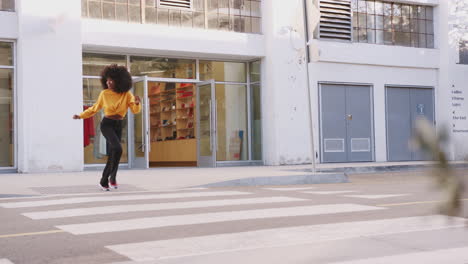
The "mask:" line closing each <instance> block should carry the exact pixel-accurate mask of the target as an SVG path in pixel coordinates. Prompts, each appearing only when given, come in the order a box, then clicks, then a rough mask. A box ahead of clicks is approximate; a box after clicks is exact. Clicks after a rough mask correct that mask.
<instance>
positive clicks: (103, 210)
mask: <svg viewBox="0 0 468 264" xmlns="http://www.w3.org/2000/svg"><path fill="white" fill-rule="evenodd" d="M298 201H306V200H305V199H300V198H293V197H281V196H280V197H260V198H243V199H225V200H209V201H193V202H177V203H149V204H131V205H116V206H100V207H88V208H78V209H65V210H51V211H40V212H28V213H23V215H24V216H27V217H29V218H31V219H51V218H65V217H74V216H88V215H103V214H113V213H129V212H143V211H156V210H169V209H187V208H206V207H214V206H229V205H250V204H276V203H284V202H298Z"/></svg>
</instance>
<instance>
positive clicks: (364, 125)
mask: <svg viewBox="0 0 468 264" xmlns="http://www.w3.org/2000/svg"><path fill="white" fill-rule="evenodd" d="M346 124H347V140H346V142H347V148H348V149H347V152H348V161H352V162H356V161H372V158H373V155H372V154H373V148H372V145H373V144H372V104H371V89H370V87H369V86H347V87H346Z"/></svg>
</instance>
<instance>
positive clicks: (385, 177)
mask: <svg viewBox="0 0 468 264" xmlns="http://www.w3.org/2000/svg"><path fill="white" fill-rule="evenodd" d="M424 174H425V173H421V174H414V173H391V174H382V175H371V174H366V175H353V176H351V181H352V182H351V183H346V184H316V185H294V186H271V187H238V188H205V189H203V188H198V189H197V188H192V189H176V190H167V191H128V190H127V191H126V190H125V188H121V189H119V190H112V191H111V192H97V191H96V192H86V193H82V194H70V195H44V196H39V197H10V198H3V199H0V222H1V225H0V264H4V263H14V264H20V263H28V264H34V263H100V264H102V263H158V264H161V263H164V264H169V263H171V264H180V263H190V264H198V263H200V264H201V263H203V264H211V263H213V264H214V263H269V264H271V263H275V264H276V263H278V264H280V263H281V264H284V263H301V264H302V263H304V264H305V263H308V264H310V263H314V264H320V263H334V264H338V263H340V264H351V263H353V264H367V263H373V264H374V263H451V264H452V263H454V264H457V263H468V228H467V227H466V223H465V218H463V217H466V213H467V212H468V210H467V209H468V205H467V204H468V194H467V195H465V196H464V197H463V199H464V206H463V208H464V212H463V213H462V215H461V217H446V216H441V215H439V214H438V211H437V208H438V206H440V201H442V200H443V199H444V195H443V193H441V192H439V191H438V190H436V189H434V188H433V187H434V186H433V184H432V182H431V181H430V178H429V177H426V176H425V175H424Z"/></svg>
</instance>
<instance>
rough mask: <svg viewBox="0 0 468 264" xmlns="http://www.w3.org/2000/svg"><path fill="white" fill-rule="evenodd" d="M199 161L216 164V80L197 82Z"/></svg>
mask: <svg viewBox="0 0 468 264" xmlns="http://www.w3.org/2000/svg"><path fill="white" fill-rule="evenodd" d="M196 94H197V115H196V116H197V122H196V123H197V163H198V167H215V166H216V140H215V139H216V111H215V105H216V101H215V98H214V94H215V84H214V80H210V81H208V82H202V83H199V84H197V93H196Z"/></svg>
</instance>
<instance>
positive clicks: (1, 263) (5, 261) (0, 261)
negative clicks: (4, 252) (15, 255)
mask: <svg viewBox="0 0 468 264" xmlns="http://www.w3.org/2000/svg"><path fill="white" fill-rule="evenodd" d="M0 264H13V262H11V261H10V260H8V259H0Z"/></svg>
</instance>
